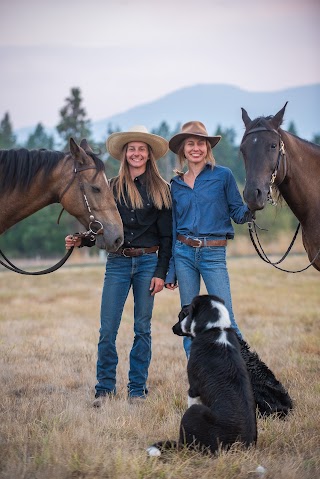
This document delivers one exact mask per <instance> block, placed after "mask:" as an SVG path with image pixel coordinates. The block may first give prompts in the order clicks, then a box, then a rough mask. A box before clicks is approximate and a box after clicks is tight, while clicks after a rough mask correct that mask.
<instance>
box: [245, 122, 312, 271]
mask: <svg viewBox="0 0 320 479" xmlns="http://www.w3.org/2000/svg"><path fill="white" fill-rule="evenodd" d="M258 131H271V132H273V133H276V134H277V135H278V136H279V141H280V146H279V155H278V159H277V163H276V166H275V168H274V170H273V173H272V175H271V178H270V185H269V192H268V202H269V203H270V204H271V205H272V206H276V205H277V202H276V201H274V199H273V197H272V187H273V185H274V184H275V180H276V177H277V174H278V170H279V167H280V163H281V159H282V161H283V168H284V175H283V178H282V180H281V181H280V182H279V183H278V184H277V187H278V186H280V185H281V183H282V182H283V181H284V179H285V177H286V174H287V158H286V152H285V148H284V143H283V140H282V138H281V135H280V133H279V132H278V131H277V130H274V129H269V128H266V127H264V126H262V127H257V128H253V129H252V130H249V131H248V132H247V133H246V134H245V136H244V137H246V136H247V135H250V134H251V133H256V132H258ZM257 228H259V229H262V228H260V227H259V226H258V225H257V223H256V222H255V220H254V219H253V220H252V221H249V222H248V231H249V235H250V240H251V242H252V244H253V246H254V248H255V250H256V252H257V253H258V256H259V257H260V258H261V259H262V261H264V262H265V263H268V264H270V265H271V266H273V267H274V268H276V269H278V270H280V271H284V272H285V273H301V272H302V271H306V270H307V269H308V268H310V266H312V265H313V264H314V263H315V261H316V259H317V257H318V256H319V254H320V249H319V250H318V252H317V254H316V255H315V257H314V258H313V260H312V261H311V262H310V263H309V264H308V266H306V267H305V268H303V269H300V270H295V271H292V270H287V269H283V268H280V267H279V266H277V265H278V264H280V263H282V261H283V260H284V259H285V258H286V257H287V256H288V254H289V252H290V251H291V248H292V246H293V244H294V242H295V240H296V238H297V235H298V232H299V229H300V223H299V224H298V226H297V229H296V231H295V233H294V236H293V238H292V240H291V243H290V245H289V247H288V249H287V251H286V252H285V254H284V255H283V256H282V258H280V259H279V260H278V261H275V262H272V261H271V260H270V259H269V257H268V256H267V254H266V253H265V251H264V249H263V247H262V245H261V242H260V240H259V236H258V232H257Z"/></svg>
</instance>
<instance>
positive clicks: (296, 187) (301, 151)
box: [279, 130, 320, 223]
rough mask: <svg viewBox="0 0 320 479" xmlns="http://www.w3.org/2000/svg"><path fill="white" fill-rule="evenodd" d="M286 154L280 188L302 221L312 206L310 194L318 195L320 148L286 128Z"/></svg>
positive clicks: (284, 133)
mask: <svg viewBox="0 0 320 479" xmlns="http://www.w3.org/2000/svg"><path fill="white" fill-rule="evenodd" d="M280 134H281V138H282V140H283V142H284V147H285V154H286V176H285V179H284V181H283V182H282V184H281V185H279V190H280V192H281V194H282V196H283V198H284V199H285V201H286V202H287V204H288V206H289V207H290V209H291V210H292V212H293V213H294V215H295V216H296V217H297V218H298V220H299V221H300V222H301V223H302V222H303V218H305V216H306V210H307V209H308V208H309V207H310V206H308V205H310V196H311V197H312V196H314V197H315V200H316V195H318V193H317V191H318V187H317V186H316V182H317V181H318V178H319V175H320V148H319V151H317V149H316V145H313V144H312V143H308V142H306V141H304V140H302V139H300V138H298V137H296V136H294V135H291V134H290V133H288V132H285V131H284V130H281V131H280ZM317 172H318V173H317Z"/></svg>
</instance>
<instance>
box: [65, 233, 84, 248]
mask: <svg viewBox="0 0 320 479" xmlns="http://www.w3.org/2000/svg"><path fill="white" fill-rule="evenodd" d="M65 242H66V249H70V248H72V246H81V238H79V237H77V236H73V235H68V236H66V237H65Z"/></svg>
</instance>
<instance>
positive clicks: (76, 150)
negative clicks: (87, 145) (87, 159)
mask: <svg viewBox="0 0 320 479" xmlns="http://www.w3.org/2000/svg"><path fill="white" fill-rule="evenodd" d="M69 146H70V153H71V154H72V156H75V157H77V156H79V153H80V148H79V145H77V143H76V142H75V141H74V139H73V138H72V137H71V138H70V140H69Z"/></svg>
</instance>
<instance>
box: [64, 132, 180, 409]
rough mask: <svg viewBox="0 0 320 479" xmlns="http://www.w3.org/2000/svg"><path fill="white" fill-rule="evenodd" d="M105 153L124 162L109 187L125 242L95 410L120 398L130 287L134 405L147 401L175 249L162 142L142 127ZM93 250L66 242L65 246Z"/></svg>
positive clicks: (113, 267) (113, 256)
mask: <svg viewBox="0 0 320 479" xmlns="http://www.w3.org/2000/svg"><path fill="white" fill-rule="evenodd" d="M107 150H108V151H109V153H110V155H111V156H112V157H113V158H115V159H117V160H119V161H121V165H120V170H119V175H118V176H117V177H115V178H113V179H112V180H111V182H110V184H111V187H112V188H113V193H114V196H115V199H116V202H117V207H118V210H119V213H120V216H121V219H122V222H123V229H124V243H123V245H122V247H121V248H120V249H118V251H116V252H115V253H109V254H108V259H107V265H106V274H105V279H104V286H103V292H102V302H101V314H100V319H101V327H100V338H99V344H98V361H97V384H96V393H95V398H96V399H95V401H94V403H93V406H95V407H100V406H101V405H102V404H103V403H104V402H105V399H106V398H108V397H110V396H113V395H114V394H115V393H116V368H117V364H118V354H117V350H116V337H117V334H118V329H119V326H120V322H121V317H122V312H123V308H124V304H125V301H126V299H127V296H128V293H129V290H130V288H131V287H132V291H133V297H134V324H133V327H134V341H133V345H132V348H131V351H130V358H129V363H130V366H129V382H128V385H127V389H128V397H129V400H130V402H133V401H134V400H137V399H138V400H141V399H144V398H145V397H146V395H147V393H148V389H147V378H148V370H149V365H150V361H151V316H152V310H153V303H154V296H155V294H156V293H158V292H160V291H161V290H162V289H163V287H164V280H165V277H166V273H167V270H168V264H169V260H170V257H171V250H172V214H171V196H170V188H169V185H168V183H166V182H165V181H164V179H163V178H162V177H161V176H160V173H159V170H158V168H157V165H156V160H158V159H159V158H161V157H162V156H164V155H165V154H166V153H167V151H168V142H167V140H165V139H164V138H162V137H160V136H158V135H153V134H151V133H148V131H147V129H146V128H145V127H142V126H138V127H133V128H132V129H131V130H129V131H128V132H117V133H113V134H112V135H110V136H109V138H108V140H107ZM71 246H92V243H91V244H88V242H86V240H82V241H81V243H80V240H79V239H77V240H76V239H74V238H73V237H72V236H68V237H67V238H66V247H67V248H69V247H71Z"/></svg>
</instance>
